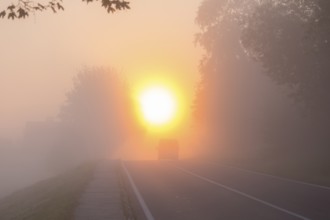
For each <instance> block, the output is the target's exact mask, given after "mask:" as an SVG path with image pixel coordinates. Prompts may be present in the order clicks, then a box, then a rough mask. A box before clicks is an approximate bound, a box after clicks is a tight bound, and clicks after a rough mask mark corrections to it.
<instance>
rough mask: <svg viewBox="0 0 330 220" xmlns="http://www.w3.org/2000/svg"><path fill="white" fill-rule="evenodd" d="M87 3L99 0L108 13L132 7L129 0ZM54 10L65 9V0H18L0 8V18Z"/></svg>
mask: <svg viewBox="0 0 330 220" xmlns="http://www.w3.org/2000/svg"><path fill="white" fill-rule="evenodd" d="M82 1H83V2H86V3H87V4H88V3H89V2H95V1H98V2H100V3H101V6H102V7H104V8H105V9H106V10H107V12H108V13H110V12H112V13H113V12H115V11H118V10H125V9H130V6H129V1H125V0H82ZM49 9H50V10H52V11H53V12H54V13H56V12H58V11H60V10H64V7H63V0H47V1H43V2H40V1H38V0H16V3H12V4H11V5H9V6H8V7H7V8H5V9H3V10H1V9H0V18H8V19H12V20H14V19H22V18H26V17H28V16H29V15H30V14H31V13H34V12H37V11H41V12H42V11H46V10H49Z"/></svg>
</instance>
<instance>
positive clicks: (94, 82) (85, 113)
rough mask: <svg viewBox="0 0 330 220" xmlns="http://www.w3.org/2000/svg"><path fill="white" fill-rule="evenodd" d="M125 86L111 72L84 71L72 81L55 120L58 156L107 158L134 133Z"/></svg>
mask: <svg viewBox="0 0 330 220" xmlns="http://www.w3.org/2000/svg"><path fill="white" fill-rule="evenodd" d="M133 105H134V103H133V102H132V100H131V95H130V91H129V88H128V86H127V84H126V83H125V82H124V81H123V80H122V79H121V78H119V76H118V73H117V72H116V71H115V70H114V69H102V68H85V69H83V70H82V71H81V72H79V74H78V75H77V77H76V78H75V81H74V87H73V89H72V90H71V91H70V92H69V93H68V94H67V102H66V104H65V105H63V107H62V108H61V111H60V115H59V119H60V127H61V130H62V138H61V142H62V143H61V145H62V147H59V148H56V149H54V150H55V151H57V152H58V153H54V155H57V154H60V155H62V156H64V155H66V156H67V157H69V158H70V157H72V158H74V157H75V156H78V157H83V158H87V159H88V158H95V157H96V158H99V157H104V156H111V155H112V154H113V153H114V152H115V151H116V150H117V149H118V147H119V146H120V145H121V144H122V143H123V141H125V140H126V139H127V138H129V136H130V135H131V134H132V133H134V132H135V131H136V129H137V123H136V120H135V117H134V116H135V115H134V112H132V111H133V109H134V108H133Z"/></svg>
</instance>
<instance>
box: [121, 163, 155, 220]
mask: <svg viewBox="0 0 330 220" xmlns="http://www.w3.org/2000/svg"><path fill="white" fill-rule="evenodd" d="M122 167H123V169H124V171H125V173H126V175H127V178H128V180H129V182H130V184H131V186H132V189H133V191H134V193H135V196H136V197H137V199H138V201H139V203H140V205H141V208H142V210H143V212H144V214H145V216H146V218H147V220H155V218H154V217H153V216H152V214H151V212H150V210H149V208H148V206H147V204H146V203H145V201H144V199H143V197H142V195H141V193H140V192H139V190H138V188H137V186H136V185H135V183H134V181H133V179H132V177H131V175H130V174H129V172H128V170H127V168H126V166H125V164H124V162H122Z"/></svg>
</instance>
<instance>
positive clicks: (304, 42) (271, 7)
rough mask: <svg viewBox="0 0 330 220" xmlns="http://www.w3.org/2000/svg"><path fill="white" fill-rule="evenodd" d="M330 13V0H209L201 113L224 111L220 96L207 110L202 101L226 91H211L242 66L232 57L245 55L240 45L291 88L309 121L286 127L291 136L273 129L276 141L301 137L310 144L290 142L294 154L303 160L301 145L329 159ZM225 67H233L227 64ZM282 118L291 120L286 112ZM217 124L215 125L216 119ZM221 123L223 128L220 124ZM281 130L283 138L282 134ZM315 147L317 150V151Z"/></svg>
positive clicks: (203, 22)
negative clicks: (207, 96) (241, 51)
mask: <svg viewBox="0 0 330 220" xmlns="http://www.w3.org/2000/svg"><path fill="white" fill-rule="evenodd" d="M329 12H330V3H329V1H326V0H264V1H260V0H253V1H250V0H240V1H231V0H222V1H218V0H205V1H204V2H203V3H202V5H201V6H200V8H199V13H198V16H197V23H198V24H199V25H200V27H201V32H200V33H199V34H198V38H197V39H198V42H199V43H200V44H201V45H202V46H203V47H204V49H205V51H206V55H205V57H204V59H203V60H202V62H201V73H202V82H201V89H200V90H199V91H200V92H199V93H198V94H197V95H198V96H197V99H196V100H197V103H196V106H197V107H199V109H197V110H198V111H199V112H200V111H201V109H202V110H204V113H199V115H202V116H204V117H212V116H209V115H211V114H210V110H209V109H210V108H215V109H217V110H213V111H220V110H221V109H220V108H219V107H216V106H217V105H216V104H214V103H212V101H214V100H215V99H213V100H212V101H209V104H208V105H207V106H208V107H205V108H204V106H203V104H201V103H203V102H204V103H205V102H206V99H205V98H202V96H203V94H208V95H210V94H213V95H214V96H215V95H217V94H218V95H219V96H221V95H222V94H221V90H220V89H218V91H217V93H216V92H212V93H211V92H210V91H211V88H213V90H215V88H216V87H217V86H218V87H221V85H222V84H218V85H215V84H217V82H221V80H223V77H222V78H221V77H220V75H221V76H223V74H224V72H225V73H226V74H227V75H231V74H236V72H237V71H238V68H239V67H237V66H240V64H238V63H237V65H236V66H235V65H233V64H234V62H231V61H234V60H235V56H237V55H238V57H242V54H238V53H237V51H239V48H240V49H241V50H243V51H244V53H245V54H246V55H247V57H248V58H249V59H250V60H254V61H256V62H258V63H259V64H260V65H261V66H262V72H263V73H265V75H266V76H268V77H270V78H271V79H272V80H273V81H274V82H276V83H277V84H278V85H279V86H284V87H286V88H288V89H287V91H288V93H289V95H290V97H291V98H292V99H293V100H294V101H295V102H296V104H297V105H296V106H299V111H300V112H303V113H304V116H305V118H304V119H302V118H300V117H299V119H297V120H296V119H295V120H296V122H297V124H295V125H290V126H291V127H290V129H287V127H286V130H287V131H288V132H289V133H288V134H283V132H279V131H281V130H283V127H281V126H283V124H282V123H278V125H277V126H276V127H272V130H273V131H272V133H273V134H276V135H275V136H276V139H277V140H278V139H280V138H282V141H283V142H281V143H279V142H278V143H279V145H281V144H283V143H284V142H286V141H287V139H288V138H290V139H293V138H296V140H299V141H296V142H295V141H292V140H290V141H292V143H302V142H305V143H302V144H305V145H304V146H302V145H299V144H295V145H291V146H290V145H289V144H287V146H289V147H290V149H291V152H292V154H291V155H290V156H289V157H291V158H290V159H299V158H297V154H296V152H297V149H299V151H300V152H307V153H306V155H307V154H308V155H307V156H311V155H312V154H315V155H316V157H318V158H320V157H322V156H323V157H324V155H326V154H325V153H324V152H328V150H329V149H328V145H329V143H330V140H329V137H328V134H327V131H328V130H329V128H330V120H329V117H328V112H329V111H330V97H329V95H328V94H329V92H330V90H329V87H328V84H329V81H330V75H329V71H328V70H329V68H330V63H329V61H328V60H329V57H330V46H329V45H330V44H329V41H330V28H329V27H330V15H329V14H330V13H329ZM230 33H231V34H230ZM233 33H235V34H234V35H233ZM233 36H235V37H233ZM230 42H231V43H230ZM228 48H229V49H228ZM233 48H235V49H233ZM225 65H229V66H231V68H230V69H227V68H228V67H227V68H224V66H225ZM245 72H247V71H245ZM249 72H250V73H252V72H253V71H249ZM217 77H218V80H217ZM212 84H213V86H210V85H212ZM199 96H201V97H199ZM198 102H199V103H198ZM204 105H205V104H204ZM301 106H303V107H304V108H302V107H301ZM205 111H206V112H205ZM208 113H209V114H208ZM296 113H298V111H296ZM220 114H221V113H220ZM274 118H276V117H274ZM281 118H286V119H288V120H290V117H285V116H284V115H283V117H281ZM281 118H280V119H281ZM211 119H212V118H210V119H209V121H211ZM282 120H283V119H282ZM299 120H300V121H301V120H304V121H303V122H304V123H305V124H306V125H304V126H305V128H306V130H305V131H302V130H296V129H300V128H299V126H298V124H300V125H301V124H303V123H301V122H300V121H299ZM277 121H278V119H277ZM211 123H213V124H215V121H211ZM218 124H219V125H218V126H220V122H218ZM281 124H282V125H281ZM286 124H287V123H286ZM269 126H271V125H268V127H269ZM212 130H214V129H212ZM294 133H295V134H294ZM279 134H281V135H282V134H283V136H282V137H279ZM277 140H275V141H277ZM311 143H313V145H312V144H311ZM312 146H317V148H314V149H312ZM292 149H293V150H292ZM283 152H284V151H283ZM283 152H282V153H283ZM323 159H326V158H323ZM301 161H303V160H301ZM315 161H322V160H318V159H317V160H314V162H315ZM323 161H326V160H323Z"/></svg>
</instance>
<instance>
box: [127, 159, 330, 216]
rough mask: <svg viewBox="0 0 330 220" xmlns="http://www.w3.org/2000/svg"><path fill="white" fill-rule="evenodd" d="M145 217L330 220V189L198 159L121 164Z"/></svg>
mask: <svg viewBox="0 0 330 220" xmlns="http://www.w3.org/2000/svg"><path fill="white" fill-rule="evenodd" d="M123 166H124V167H125V168H124V169H126V171H127V173H128V175H129V176H130V177H129V178H130V179H131V182H133V184H134V188H136V189H135V191H137V194H138V197H140V198H139V199H140V203H141V202H142V203H143V204H142V206H143V207H142V208H143V209H144V210H145V211H146V212H149V213H147V215H149V216H148V218H147V219H148V220H151V219H156V220H176V219H177V220H186V219H189V220H195V219H196V220H204V219H205V220H213V219H214V220H219V219H224V220H234V219H251V220H259V219H260V220H271V219H274V220H275V219H276V220H291V219H292V220H296V219H305V220H307V219H320V220H322V219H324V220H329V219H330V188H327V187H322V186H317V185H309V184H304V183H302V182H297V181H290V180H287V179H282V178H276V177H273V176H268V175H262V174H260V173H254V172H250V171H246V170H241V169H237V168H233V167H228V166H222V165H219V164H212V163H207V162H201V161H178V162H173V161H172V162H170V161H130V162H124V163H123Z"/></svg>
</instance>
